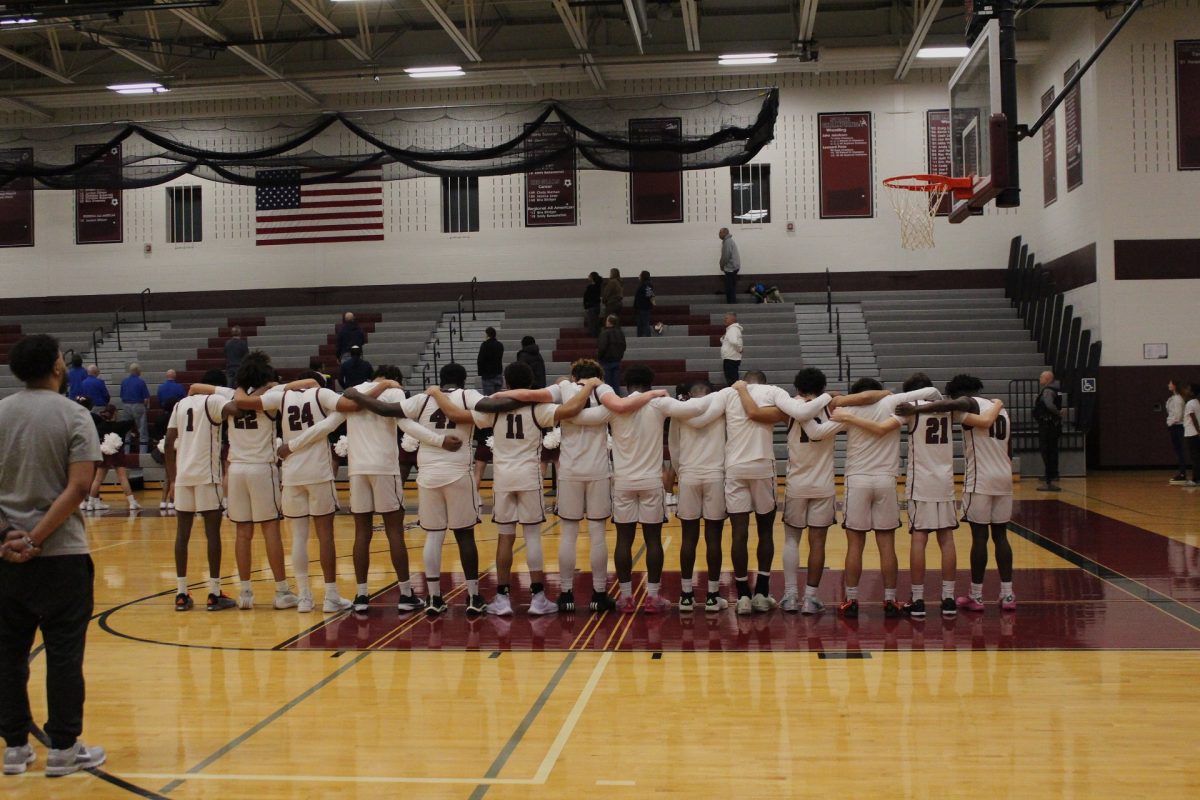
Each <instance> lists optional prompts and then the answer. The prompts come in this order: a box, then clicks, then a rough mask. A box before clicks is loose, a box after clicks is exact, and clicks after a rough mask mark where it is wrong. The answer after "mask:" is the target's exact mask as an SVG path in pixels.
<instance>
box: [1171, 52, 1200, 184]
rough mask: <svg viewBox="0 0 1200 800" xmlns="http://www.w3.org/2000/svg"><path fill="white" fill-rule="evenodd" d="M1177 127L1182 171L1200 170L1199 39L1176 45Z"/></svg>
mask: <svg viewBox="0 0 1200 800" xmlns="http://www.w3.org/2000/svg"><path fill="white" fill-rule="evenodd" d="M1175 126H1176V141H1178V143H1179V145H1178V146H1179V169H1200V40H1198V39H1192V40H1190V41H1186V42H1176V43H1175Z"/></svg>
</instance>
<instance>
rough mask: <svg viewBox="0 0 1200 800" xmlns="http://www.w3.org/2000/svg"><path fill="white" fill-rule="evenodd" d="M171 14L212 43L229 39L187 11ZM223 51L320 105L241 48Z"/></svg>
mask: <svg viewBox="0 0 1200 800" xmlns="http://www.w3.org/2000/svg"><path fill="white" fill-rule="evenodd" d="M171 13H173V14H174V15H175V16H177V17H179V18H180V19H181V20H183V21H184V22H186V23H187V24H188V25H190V26H192V27H193V28H195V29H196V30H198V31H200V32H201V33H203V34H204V35H205V36H207V37H208V38H210V39H212V40H213V41H214V42H227V41H229V38H230V37H229V34H227V33H225V32H224V31H221V30H219V29H217V28H214V27H213V26H212V25H209V24H208V23H207V22H204V21H203V20H201V19H200V18H199V17H197V16H196V15H195V14H193V13H192V12H191V11H188V10H186V9H182V8H177V9H174V10H172V12H171ZM225 51H226V52H227V53H232V54H233V55H235V56H237V57H238V58H240V59H241V60H242V61H245V62H246V63H247V64H249V65H250V66H252V67H254V68H255V69H256V70H258V71H259V72H261V73H262V74H264V75H266V76H268V77H270V78H273V79H275V80H277V81H279V82H280V83H282V84H283V85H284V86H286V87H287V88H288V89H289V90H290V91H291V92H293V93H294V94H297V95H299V96H300V97H302V98H304V99H305V100H307V101H308V102H310V103H312V104H313V105H314V106H319V105H321V101H320V100H319V99H318V98H317V96H316V95H314V94H312V93H311V92H309V91H308V90H307V89H305V88H304V87H303V86H301V85H300V84H298V83H295V82H293V81H290V80H288V79H287V77H286V76H285V75H284V74H283V73H282V72H280V71H279V70H277V69H275V68H274V67H271V66H268V65H267V64H264V63H263V62H262V61H260V60H258V59H257V58H255V57H254V56H253V55H251V54H250V53H249V52H247V51H246V50H244V49H242V48H241V47H238V46H237V45H231V46H229V47H227V48H225Z"/></svg>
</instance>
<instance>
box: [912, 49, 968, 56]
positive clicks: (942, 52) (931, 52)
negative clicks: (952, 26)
mask: <svg viewBox="0 0 1200 800" xmlns="http://www.w3.org/2000/svg"><path fill="white" fill-rule="evenodd" d="M969 52H971V48H969V47H922V48H921V49H920V50H918V51H917V58H958V59H961V58H966V56H967V53H969Z"/></svg>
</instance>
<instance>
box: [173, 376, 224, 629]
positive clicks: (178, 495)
mask: <svg viewBox="0 0 1200 800" xmlns="http://www.w3.org/2000/svg"><path fill="white" fill-rule="evenodd" d="M224 381H225V373H224V372H223V371H222V370H209V371H208V372H207V373H205V375H204V382H205V383H211V384H212V385H214V387H216V389H215V391H216V393H215V394H208V395H204V394H195V395H189V396H187V397H185V398H183V399H182V400H180V401H179V402H178V403H176V404H175V407H174V408H173V409H172V410H171V418H170V420H169V421H168V422H167V440H166V445H165V448H164V449H165V455H166V463H167V467H168V468H169V469H171V470H172V472H173V473H174V475H175V487H176V488H175V511H176V518H175V575H176V578H175V581H176V592H177V593H176V595H175V610H176V611H190V610H191V608H192V607H193V603H192V597H191V595H190V594H188V579H187V566H188V541H189V540H190V539H191V536H192V522H193V520H194V519H195V516H196V514H199V515H200V516H201V518H202V519H203V520H204V536H205V538H206V539H207V540H208V605H207V608H208V610H209V611H224V610H225V609H227V608H233V607H234V606H235V605H237V604H236V603H235V602H234V600H233V598H231V597H228V596H226V595H225V594H223V593H222V592H221V424H222V421H223V419H224V418H223V417H222V416H221V410H222V409H223V408H224V407H225V404H226V403H227V402H228V401H229V399H230V398H232V397H233V390H232V389H227V388H225V387H224V386H221V384H222V383H223V382H224Z"/></svg>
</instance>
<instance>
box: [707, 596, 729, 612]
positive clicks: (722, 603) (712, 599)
mask: <svg viewBox="0 0 1200 800" xmlns="http://www.w3.org/2000/svg"><path fill="white" fill-rule="evenodd" d="M727 608H729V601H728V600H726V599H725V598H724V597H721V593H720V592H709V593H708V598H707V599H706V600H705V601H704V610H705V611H706V612H707V613H709V614H715V613H717V612H718V611H724V610H725V609H727Z"/></svg>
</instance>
